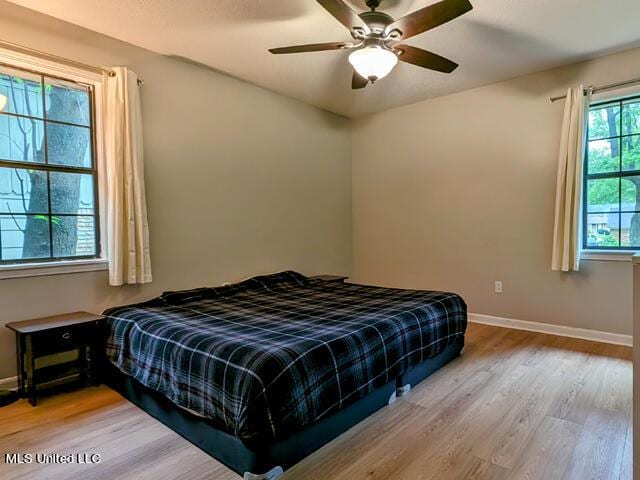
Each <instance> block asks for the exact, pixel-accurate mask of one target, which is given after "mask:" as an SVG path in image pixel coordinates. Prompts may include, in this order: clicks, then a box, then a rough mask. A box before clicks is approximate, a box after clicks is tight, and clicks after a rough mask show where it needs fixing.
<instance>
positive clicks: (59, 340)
mask: <svg viewBox="0 0 640 480" xmlns="http://www.w3.org/2000/svg"><path fill="white" fill-rule="evenodd" d="M96 332H97V331H96V327H95V325H93V324H85V325H74V326H69V327H61V328H54V329H51V330H46V331H42V332H38V333H36V334H32V337H31V338H32V340H31V341H32V342H33V351H34V353H35V355H37V356H38V357H40V356H43V355H48V354H51V353H57V352H64V351H66V350H73V349H75V348H79V347H84V346H88V345H91V344H93V343H95V339H94V338H92V337H94V336H95V335H96Z"/></svg>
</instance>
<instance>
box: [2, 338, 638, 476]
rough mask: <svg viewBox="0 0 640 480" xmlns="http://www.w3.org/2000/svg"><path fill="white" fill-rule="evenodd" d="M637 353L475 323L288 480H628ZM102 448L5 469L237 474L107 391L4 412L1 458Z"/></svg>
mask: <svg viewBox="0 0 640 480" xmlns="http://www.w3.org/2000/svg"><path fill="white" fill-rule="evenodd" d="M631 374H632V366H631V349H630V348H627V347H620V346H615V345H607V344H602V343H594V342H589V341H584V340H576V339H569V338H563V337H555V336H551V335H544V334H536V333H530V332H522V331H518V330H510V329H504V328H497V327H489V326H483V325H470V326H469V332H468V336H467V347H466V349H465V353H464V355H463V356H462V357H460V358H459V359H456V360H455V361H453V362H452V363H451V364H449V365H447V366H446V367H445V368H443V369H442V370H440V371H439V372H437V373H436V374H434V375H433V376H432V377H430V378H429V379H427V380H426V381H424V382H422V383H421V384H420V385H418V386H417V387H414V389H413V390H412V391H411V392H410V394H409V395H408V396H406V397H403V398H402V399H401V400H399V401H397V402H396V403H395V404H393V405H391V406H389V407H385V408H383V409H382V410H380V411H379V412H377V413H376V414H375V415H373V416H372V417H370V418H368V419H367V420H365V421H364V422H362V423H361V424H359V425H357V426H355V427H354V428H352V429H351V430H349V431H348V432H346V433H345V434H343V435H342V436H340V437H339V438H337V439H336V440H334V441H333V442H331V443H330V444H328V445H326V446H325V447H324V448H322V449H321V450H319V451H317V452H316V453H314V454H313V455H311V456H310V457H308V458H306V459H305V460H304V461H302V462H300V463H299V464H298V465H296V466H295V467H293V468H292V469H290V470H289V471H288V472H286V473H285V475H284V477H283V480H298V479H303V480H359V479H367V480H429V479H438V480H443V479H452V480H454V479H455V480H460V479H491V480H494V479H495V480H501V479H528V480H532V479H544V480H551V479H562V480H565V479H576V480H586V479H603V480H604V479H606V480H627V479H631V451H632V448H631ZM5 453H58V454H68V453H88V454H92V453H98V454H100V456H101V462H100V463H98V464H82V465H78V464H68V465H60V464H59V465H42V464H39V465H38V464H22V465H8V464H6V463H5V461H4V460H5V459H4V458H2V459H0V478H2V479H6V480H10V479H29V480H38V479H56V480H63V479H70V480H71V479H78V480H80V479H82V480H85V479H103V478H105V479H106V478H108V479H113V480H117V479H136V480H137V479H143V480H144V479H154V480H160V479H172V480H174V479H176V480H177V479H179V480H205V479H206V480H212V479H213V480H238V479H239V478H240V477H239V476H238V475H236V474H235V473H233V472H231V471H230V470H229V469H227V468H226V467H224V466H223V465H221V464H220V463H218V462H217V461H215V460H213V459H212V458H211V457H209V456H208V455H206V454H204V453H202V452H201V451H200V450H198V449H197V448H196V447H194V446H192V445H191V444H190V443H188V442H187V441H186V440H184V439H182V438H181V437H180V436H178V435H177V434H175V433H174V432H172V431H171V430H169V429H168V428H166V427H164V426H163V425H162V424H160V423H159V422H157V421H156V420H154V419H152V418H151V417H150V416H148V415H147V414H145V413H144V412H142V411H141V410H139V409H137V408H136V407H134V406H133V405H131V404H129V403H128V402H127V401H126V400H124V399H123V398H122V397H120V396H119V395H118V394H116V393H115V392H113V391H111V390H110V389H108V388H107V387H104V386H103V387H99V388H87V389H84V390H80V391H77V392H72V393H66V394H60V395H56V396H52V397H49V398H44V399H43V400H42V402H41V403H39V405H38V407H36V408H32V407H31V406H29V405H28V404H27V403H26V401H23V400H22V401H20V402H18V403H15V404H13V405H11V406H8V407H4V408H1V409H0V454H2V455H4V454H5Z"/></svg>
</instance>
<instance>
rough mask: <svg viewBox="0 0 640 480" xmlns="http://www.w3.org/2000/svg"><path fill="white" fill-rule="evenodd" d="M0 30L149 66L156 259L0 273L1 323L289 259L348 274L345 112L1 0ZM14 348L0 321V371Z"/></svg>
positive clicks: (86, 56)
mask: <svg viewBox="0 0 640 480" xmlns="http://www.w3.org/2000/svg"><path fill="white" fill-rule="evenodd" d="M159 34H161V33H160V32H159ZM0 39H3V40H9V41H11V42H14V43H18V44H21V45H26V46H29V47H32V48H37V49H41V50H45V51H48V52H51V53H53V54H56V55H60V56H64V57H67V58H72V59H75V60H79V61H83V62H85V63H90V64H94V65H127V66H130V67H131V68H133V69H134V70H135V71H137V72H138V73H139V75H140V76H141V77H142V78H144V79H145V85H144V87H143V89H142V103H143V116H144V123H145V136H144V141H145V147H146V148H145V168H146V185H147V194H148V206H149V223H150V230H151V249H152V260H153V270H154V282H153V283H152V284H151V285H149V286H146V287H144V288H138V287H132V288H113V287H108V286H107V275H106V272H95V273H81V274H73V275H58V276H50V277H38V278H24V279H14V280H0V306H1V308H0V326H1V325H4V324H5V323H7V322H9V321H13V320H21V319H26V318H30V317H36V316H41V315H50V314H56V313H62V312H66V311H72V310H83V309H84V310H89V311H93V312H99V311H101V310H102V309H104V308H105V307H107V306H111V305H117V304H122V303H128V302H131V301H135V300H137V299H142V298H149V297H151V296H154V295H156V294H158V293H159V292H161V291H162V290H166V289H175V288H188V287H195V286H202V285H218V284H221V283H223V282H226V281H235V280H239V279H242V278H243V277H246V276H249V275H253V274H256V273H265V272H271V271H276V270H281V269H286V268H292V269H296V270H298V271H300V272H303V273H306V274H314V273H337V274H349V273H350V270H351V248H352V239H351V161H350V156H351V141H350V132H349V122H348V120H347V119H345V118H343V117H339V116H336V115H333V114H329V113H326V112H324V111H321V110H319V109H316V108H314V107H310V106H307V105H305V104H303V103H300V102H298V101H294V100H290V99H287V98H284V97H282V96H279V95H276V94H273V93H270V92H268V91H266V90H263V89H260V88H257V87H254V86H252V85H249V84H247V83H244V82H241V81H238V80H235V79H233V78H231V77H228V76H225V75H222V74H218V73H215V72H211V71H207V70H204V69H201V68H199V67H197V66H193V65H190V64H187V63H184V62H181V61H179V60H175V59H170V58H166V57H162V56H159V55H156V54H153V53H150V52H148V51H145V50H143V49H140V48H136V47H133V46H130V45H127V44H125V43H122V42H118V41H115V40H112V39H109V38H107V37H104V36H101V35H98V34H95V33H92V32H89V31H87V30H84V29H81V28H78V27H75V26H71V25H69V24H66V23H63V22H60V21H56V20H53V19H50V18H48V17H45V16H42V15H39V14H36V13H33V12H30V11H28V10H25V9H22V8H20V7H17V6H14V5H12V4H7V3H5V2H0ZM14 359H15V354H14V344H13V335H12V334H11V332H9V331H8V330H7V329H5V328H0V379H1V378H4V377H8V376H11V375H14V374H15V360H14Z"/></svg>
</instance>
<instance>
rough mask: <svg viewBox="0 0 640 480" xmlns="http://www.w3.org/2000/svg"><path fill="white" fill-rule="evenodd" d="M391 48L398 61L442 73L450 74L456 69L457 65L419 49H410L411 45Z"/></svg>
mask: <svg viewBox="0 0 640 480" xmlns="http://www.w3.org/2000/svg"><path fill="white" fill-rule="evenodd" d="M393 48H394V50H396V51H397V52H398V59H399V60H401V61H403V62H407V63H411V64H413V65H417V66H418V67H423V68H428V69H429V70H436V71H438V72H443V73H451V72H453V71H454V70H455V69H456V68H458V64H457V63H455V62H452V61H451V60H448V59H446V58H444V57H441V56H440V55H436V54H435V53H432V52H428V51H426V50H422V49H421V48H416V47H412V46H411V45H396V46H394V47H393Z"/></svg>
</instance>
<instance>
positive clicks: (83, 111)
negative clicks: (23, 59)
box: [0, 64, 100, 265]
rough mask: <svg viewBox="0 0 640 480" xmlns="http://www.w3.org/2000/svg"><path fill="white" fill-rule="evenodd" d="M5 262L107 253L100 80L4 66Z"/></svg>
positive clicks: (1, 232)
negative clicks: (103, 245) (101, 205)
mask: <svg viewBox="0 0 640 480" xmlns="http://www.w3.org/2000/svg"><path fill="white" fill-rule="evenodd" d="M0 94H1V95H3V96H5V97H6V98H7V103H6V105H5V106H4V108H3V110H2V111H0V265H6V264H14V263H29V262H55V261H60V260H69V259H82V258H97V257H99V256H100V242H99V221H98V218H97V217H98V175H97V161H96V153H95V152H96V140H95V139H96V135H95V122H94V118H95V115H94V111H95V105H94V97H95V91H94V86H93V85H91V84H89V83H86V84H85V83H81V82H78V81H77V80H74V79H71V78H65V77H62V76H57V75H51V74H49V73H48V72H43V73H41V72H36V71H33V70H31V69H23V68H18V67H13V66H11V67H9V66H4V64H0Z"/></svg>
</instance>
